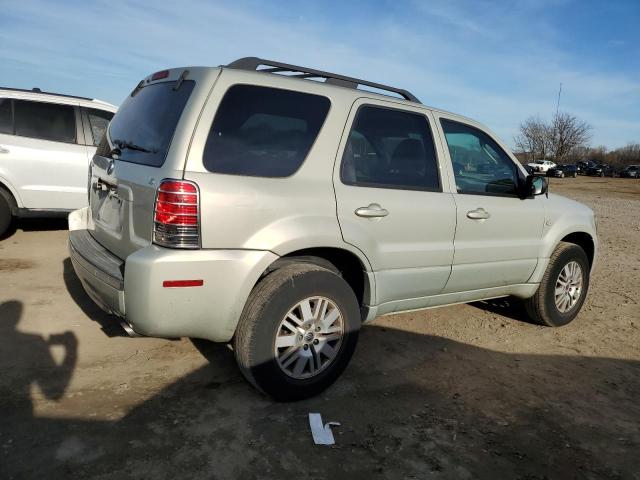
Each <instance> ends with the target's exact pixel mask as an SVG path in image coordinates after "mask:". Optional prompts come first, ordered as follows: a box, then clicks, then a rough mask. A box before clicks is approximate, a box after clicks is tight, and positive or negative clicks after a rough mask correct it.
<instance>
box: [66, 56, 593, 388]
mask: <svg viewBox="0 0 640 480" xmlns="http://www.w3.org/2000/svg"><path fill="white" fill-rule="evenodd" d="M373 89H375V90H376V92H379V93H372V90H373ZM69 226H70V233H69V249H70V255H71V260H72V262H73V266H74V268H75V271H76V273H77V275H78V277H79V278H80V280H81V282H82V284H83V285H84V288H85V290H86V292H87V294H88V295H89V296H90V297H91V298H92V299H93V300H94V301H95V302H96V303H97V304H98V305H100V306H101V307H102V308H103V309H104V310H105V311H107V312H110V313H112V314H115V315H117V316H118V317H121V319H122V320H121V321H122V322H124V324H125V325H126V328H127V329H128V330H130V331H133V332H135V333H137V334H140V335H149V336H157V337H180V336H187V337H198V338H204V339H209V340H212V341H215V342H230V343H231V344H232V347H233V350H234V352H235V356H236V359H237V362H238V364H239V367H240V369H241V371H242V373H243V374H244V375H245V377H246V378H247V379H248V380H249V381H250V382H251V383H252V384H253V385H254V386H256V387H257V388H258V389H260V390H261V391H263V392H265V393H267V394H269V395H270V396H272V397H274V398H275V399H277V400H295V399H301V398H305V397H309V396H311V395H314V394H317V393H318V392H320V391H322V390H323V389H324V388H326V387H327V386H328V385H330V384H331V383H332V382H333V381H334V380H335V379H336V378H337V377H338V376H339V375H340V374H341V373H342V371H343V370H344V369H345V367H346V366H347V364H348V362H349V360H350V357H351V356H352V354H353V351H354V348H355V346H356V342H357V338H358V331H359V329H360V326H361V324H363V323H365V322H368V321H370V320H372V319H374V318H376V317H377V316H380V315H385V314H391V313H397V312H403V311H408V310H416V309H423V308H429V307H436V306H441V305H449V304H453V303H460V302H471V301H477V300H483V299H491V298H497V297H505V296H514V297H518V298H521V299H524V300H525V302H526V306H527V310H528V312H529V314H530V315H531V317H532V318H533V319H534V320H535V321H537V322H540V323H542V324H544V325H549V326H560V325H565V324H567V323H569V322H570V321H571V320H573V319H574V318H575V317H576V315H577V314H578V312H579V311H580V308H581V307H582V304H583V302H584V301H585V296H586V294H587V288H588V286H589V274H590V271H591V269H592V267H593V264H594V259H595V256H596V250H597V239H596V221H595V218H594V214H593V212H592V211H591V210H590V209H589V208H587V207H585V206H584V205H581V204H580V203H577V202H574V201H572V200H569V199H566V198H563V197H560V196H557V195H550V194H548V192H547V181H546V179H545V178H544V177H539V176H537V177H536V176H527V174H526V171H525V170H524V169H523V168H522V167H521V166H520V164H519V163H518V162H517V160H516V159H515V158H514V156H513V155H512V153H510V151H509V149H508V148H507V147H505V145H504V144H503V143H501V142H500V140H498V139H497V138H496V136H495V135H494V134H493V133H491V132H490V131H489V130H487V129H486V128H485V127H484V126H482V125H481V124H479V123H477V122H475V121H473V120H469V119H467V118H464V117H461V116H459V115H455V114H451V113H447V112H444V111H441V110H436V109H433V108H430V107H426V106H424V105H422V104H421V103H420V101H419V100H418V99H417V98H416V97H415V96H414V95H412V94H411V93H410V92H408V91H406V90H402V89H398V88H393V87H390V86H386V85H380V84H377V83H373V82H369V81H365V80H360V79H355V78H350V77H345V76H343V75H337V74H332V73H328V72H323V71H319V70H313V69H310V68H303V67H299V66H295V65H289V64H285V63H279V62H273V61H269V60H264V59H259V58H244V59H240V60H237V61H235V62H233V63H231V64H229V65H226V66H220V67H217V68H204V67H186V68H174V69H170V70H163V71H160V72H157V73H154V74H153V75H150V76H149V77H147V78H145V79H143V80H142V81H141V82H140V83H139V84H138V85H137V86H136V87H135V88H134V89H133V91H132V92H131V94H130V95H129V96H128V97H127V98H126V100H125V101H124V103H123V104H122V106H121V107H120V109H119V111H118V113H117V114H116V115H115V117H114V118H113V120H112V122H111V123H110V125H109V128H108V131H107V135H105V138H104V140H103V141H102V143H101V144H100V146H99V148H98V151H97V153H96V155H95V156H94V157H93V161H92V163H91V167H90V174H89V207H88V208H84V209H81V210H77V211H75V212H73V213H72V214H71V215H70V217H69Z"/></svg>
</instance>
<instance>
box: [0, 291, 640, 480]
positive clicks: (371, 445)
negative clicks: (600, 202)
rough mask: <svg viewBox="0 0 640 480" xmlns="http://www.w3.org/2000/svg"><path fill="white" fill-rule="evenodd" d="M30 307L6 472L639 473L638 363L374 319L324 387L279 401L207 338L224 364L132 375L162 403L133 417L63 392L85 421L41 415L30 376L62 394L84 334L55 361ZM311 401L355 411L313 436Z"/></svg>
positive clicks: (7, 373)
mask: <svg viewBox="0 0 640 480" xmlns="http://www.w3.org/2000/svg"><path fill="white" fill-rule="evenodd" d="M20 314H21V305H20V304H19V302H6V303H4V304H2V305H0V342H1V347H2V348H1V349H0V352H1V353H0V368H2V371H3V377H2V379H1V380H0V411H2V412H3V415H2V416H0V478H116V479H122V478H156V479H173V478H185V477H186V478H243V479H250V478H261V479H262V478H274V479H280V478H294V477H295V478H327V477H328V476H331V477H333V478H350V479H371V478H389V479H391V478H394V479H395V478H431V477H434V478H451V479H454V478H455V479H459V478H487V479H489V478H491V479H493V478H510V479H511V478H514V479H515V478H521V479H543V478H549V479H553V478H558V479H569V478H581V479H582V478H614V479H615V478H638V467H637V452H638V449H639V447H640V435H639V433H638V421H639V420H640V405H639V404H638V401H637V400H638V398H640V389H639V387H638V379H639V378H640V362H634V361H624V360H614V359H607V358H587V357H577V356H572V357H565V356H539V355H519V354H518V355H516V354H505V353H498V352H494V351H490V350H486V349H482V348H477V347H474V346H471V345H466V344H462V343H458V342H455V341H452V340H448V339H444V338H439V337H432V336H427V335H417V334H413V333H408V332H405V331H401V330H395V329H390V328H382V327H376V326H371V327H365V328H364V329H363V331H362V334H361V341H360V345H359V348H358V351H357V353H356V355H355V357H354V360H353V362H352V364H351V366H350V367H349V368H348V369H347V371H346V373H345V374H344V375H343V376H342V377H341V379H340V380H338V382H337V383H336V384H335V385H334V386H333V387H332V388H330V389H329V390H328V391H327V392H326V393H325V394H323V395H321V396H319V397H316V398H314V399H311V400H307V401H302V402H298V403H294V404H277V403H273V402H271V401H269V400H268V399H266V398H264V397H262V396H260V395H259V394H258V393H256V391H255V390H253V389H252V388H251V387H249V386H248V384H247V383H246V382H245V381H244V380H243V379H242V377H241V375H240V373H239V372H238V370H237V368H236V367H235V364H234V361H233V354H232V352H230V351H229V350H228V348H226V347H224V346H220V345H213V344H211V343H208V342H202V341H195V342H194V344H195V345H196V347H197V348H198V350H199V351H200V352H201V353H202V354H203V355H204V356H205V357H206V358H207V359H209V360H210V364H209V365H208V366H206V367H202V368H199V369H197V370H195V371H194V372H192V373H191V374H189V375H187V376H184V377H183V378H180V379H179V380H177V381H175V383H173V384H171V385H170V386H169V387H167V388H165V389H163V390H162V391H160V392H157V393H156V394H147V395H146V397H145V395H143V393H144V392H145V388H144V378H143V377H144V375H143V374H140V373H139V372H138V374H137V375H138V376H136V375H134V374H133V373H132V375H131V378H129V379H128V381H129V382H130V383H131V384H132V388H133V389H136V388H137V387H136V384H139V385H140V388H139V389H140V391H141V392H142V393H141V394H140V398H148V399H147V400H145V401H142V402H141V403H140V404H139V405H138V406H137V407H135V408H133V409H132V410H130V411H129V413H128V414H126V416H124V417H123V418H120V419H115V420H112V421H105V420H93V419H91V416H90V415H91V411H92V408H93V407H92V406H91V405H93V404H92V402H95V403H98V401H102V402H107V403H109V402H112V403H117V402H118V393H117V392H115V391H107V392H105V391H104V390H98V389H97V388H96V391H92V390H91V389H87V390H86V391H85V392H84V394H83V395H84V397H83V398H75V397H74V398H69V399H67V398H65V399H64V400H65V401H68V402H70V403H73V402H77V405H78V411H77V414H76V415H73V418H42V417H40V416H34V413H33V408H32V396H31V395H33V393H32V392H33V389H30V386H31V384H32V383H34V382H35V383H37V384H38V385H40V384H41V382H42V381H43V380H42V379H45V378H46V379H47V380H46V381H47V382H52V385H54V386H53V387H50V389H49V391H50V393H51V395H50V396H49V397H48V398H50V399H52V400H53V401H55V400H56V399H60V398H61V397H62V396H63V392H64V390H65V388H66V385H67V384H68V382H69V378H70V377H71V375H72V372H73V364H74V362H75V353H74V352H75V345H74V342H73V341H72V340H71V339H70V337H69V336H68V335H66V334H65V335H66V337H65V338H66V340H65V342H61V341H60V339H61V338H62V336H58V337H57V338H58V341H60V343H62V344H64V346H65V347H64V348H65V350H66V355H67V356H68V357H69V358H68V359H67V360H64V361H63V363H62V364H58V363H55V364H54V363H52V362H51V361H50V354H49V352H48V349H47V348H45V346H46V345H47V344H48V343H51V342H50V340H49V341H48V340H45V339H44V338H40V337H39V336H38V335H26V334H24V333H21V332H19V330H18V329H17V326H18V322H19V317H20ZM52 338H53V341H54V342H55V341H56V337H52ZM131 341H136V339H132V340H131ZM67 356H65V358H67ZM65 362H66V363H65ZM60 365H64V366H60ZM147 366H148V364H147ZM96 381H99V380H96ZM96 387H97V386H96ZM45 390H46V388H45ZM30 392H31V393H30ZM147 393H148V392H147ZM66 411H68V408H67V410H66ZM309 412H320V413H321V414H322V415H323V418H324V419H325V421H339V422H342V426H340V427H334V432H335V435H336V439H337V444H336V445H335V446H334V447H320V446H315V445H313V443H312V440H311V435H310V432H309V428H308V423H307V414H308V413H309Z"/></svg>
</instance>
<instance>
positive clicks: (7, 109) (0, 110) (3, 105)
mask: <svg viewBox="0 0 640 480" xmlns="http://www.w3.org/2000/svg"><path fill="white" fill-rule="evenodd" d="M0 133H7V134H9V135H11V134H13V112H12V110H11V99H10V98H0Z"/></svg>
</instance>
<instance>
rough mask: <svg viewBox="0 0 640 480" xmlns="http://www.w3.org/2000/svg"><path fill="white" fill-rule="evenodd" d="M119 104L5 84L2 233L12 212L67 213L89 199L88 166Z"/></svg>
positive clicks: (1, 100)
mask: <svg viewBox="0 0 640 480" xmlns="http://www.w3.org/2000/svg"><path fill="white" fill-rule="evenodd" d="M115 111H116V107H114V106H113V105H109V104H108V103H106V102H102V101H100V100H95V99H92V98H85V97H76V96H72V95H62V94H59V93H50V92H43V91H41V90H40V89H38V88H34V89H33V90H22V89H17V88H0V236H1V235H2V234H3V233H4V232H5V231H6V230H7V229H8V228H9V226H10V224H11V220H12V217H49V216H58V215H60V214H62V215H63V218H64V216H66V215H68V213H69V212H71V211H73V210H76V209H77V208H81V207H83V206H85V205H86V204H87V190H86V188H87V171H88V167H89V162H90V161H91V157H93V155H94V153H95V152H96V146H97V145H98V144H99V143H100V141H101V140H102V136H103V134H104V132H105V131H106V129H107V125H108V124H109V120H111V117H113V113H114V112H115Z"/></svg>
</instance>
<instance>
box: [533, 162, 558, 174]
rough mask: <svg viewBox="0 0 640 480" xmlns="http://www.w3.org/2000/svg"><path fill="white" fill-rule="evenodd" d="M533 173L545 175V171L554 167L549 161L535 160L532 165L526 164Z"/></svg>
mask: <svg viewBox="0 0 640 480" xmlns="http://www.w3.org/2000/svg"><path fill="white" fill-rule="evenodd" d="M528 165H529V166H530V167H531V168H532V169H533V171H534V172H538V173H547V170H549V169H550V168H553V167H555V166H556V164H555V163H554V162H552V161H551V160H536V161H535V162H533V163H529V164H528Z"/></svg>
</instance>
